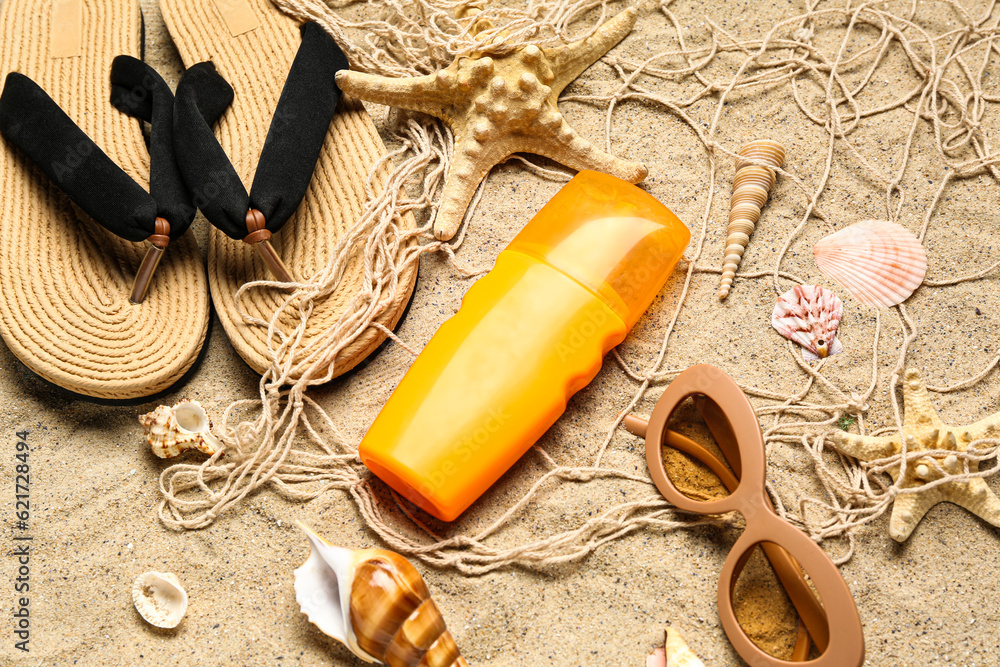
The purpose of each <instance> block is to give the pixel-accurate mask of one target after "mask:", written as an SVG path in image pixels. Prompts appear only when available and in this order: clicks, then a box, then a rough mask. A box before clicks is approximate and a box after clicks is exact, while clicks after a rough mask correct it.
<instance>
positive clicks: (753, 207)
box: [719, 139, 785, 299]
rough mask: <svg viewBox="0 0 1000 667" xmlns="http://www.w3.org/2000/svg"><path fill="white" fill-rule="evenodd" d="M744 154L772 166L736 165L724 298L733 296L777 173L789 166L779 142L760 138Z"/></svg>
mask: <svg viewBox="0 0 1000 667" xmlns="http://www.w3.org/2000/svg"><path fill="white" fill-rule="evenodd" d="M740 155H741V156H743V157H745V158H750V159H753V160H756V161H758V162H762V163H764V164H765V165H768V166H760V165H756V164H751V163H750V162H747V161H745V160H740V161H739V162H737V163H736V176H734V177H733V195H732V197H731V198H730V200H729V227H728V229H727V230H726V233H727V236H726V255H725V259H724V260H723V264H722V280H721V281H720V283H719V298H720V299H725V298H726V297H727V296H729V290H730V289H731V287H732V285H733V278H734V277H735V276H736V270H737V269H738V268H739V267H740V261H741V260H742V259H743V252H744V251H745V250H746V248H747V244H748V243H749V242H750V235H751V234H753V230H754V228H755V227H756V226H757V220H758V219H759V218H760V210H761V209H762V208H764V202H766V201H767V195H768V193H770V192H771V188H772V187H774V178H775V175H774V170H775V169H777V168H779V167H781V165H783V164H784V163H785V147H784V146H782V145H781V144H779V143H778V142H777V141H767V140H764V139H760V140H758V141H751V142H750V143H748V144H747V145H745V146H744V147H743V148H741V149H740ZM772 167H773V168H772Z"/></svg>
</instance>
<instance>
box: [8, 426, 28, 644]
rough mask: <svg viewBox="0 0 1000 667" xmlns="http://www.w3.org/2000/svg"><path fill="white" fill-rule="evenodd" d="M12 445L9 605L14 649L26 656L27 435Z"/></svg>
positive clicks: (24, 432) (26, 432) (18, 434)
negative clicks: (11, 567)
mask: <svg viewBox="0 0 1000 667" xmlns="http://www.w3.org/2000/svg"><path fill="white" fill-rule="evenodd" d="M16 435H17V440H16V444H15V445H14V459H15V463H14V480H13V481H14V517H13V519H14V521H13V527H14V535H13V538H12V542H13V544H12V545H11V550H10V551H9V552H8V553H7V555H8V556H9V557H11V558H13V559H15V564H14V581H13V582H12V584H13V585H12V588H13V590H14V605H13V615H12V619H13V628H12V630H13V634H14V648H16V649H17V650H18V651H24V652H25V653H27V652H28V643H29V642H30V641H31V598H30V595H29V594H30V592H31V540H32V539H33V538H32V536H31V534H30V533H29V522H30V521H31V464H30V463H29V462H28V455H29V453H30V451H31V448H30V447H29V446H28V431H27V430H25V431H18V432H17V434H16Z"/></svg>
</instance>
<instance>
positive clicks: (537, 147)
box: [521, 121, 649, 183]
mask: <svg viewBox="0 0 1000 667" xmlns="http://www.w3.org/2000/svg"><path fill="white" fill-rule="evenodd" d="M521 150H524V151H525V152H529V153H535V154H536V155H543V156H545V157H547V158H550V159H552V160H555V161H556V162H558V163H560V164H564V165H566V166H567V167H570V168H572V169H576V170H577V171H581V170H583V169H593V170H595V171H603V172H604V173H606V174H611V175H612V176H616V177H618V178H620V179H622V180H623V181H628V182H629V183H638V182H640V181H641V180H642V179H644V178H646V175H647V174H648V173H649V170H647V169H646V166H645V165H644V164H642V163H641V162H632V161H631V160H623V159H621V158H619V157H615V156H614V155H612V154H611V153H607V152H605V151H603V150H601V149H600V148H598V147H597V146H595V145H594V144H592V143H591V142H590V141H588V140H586V139H584V138H583V137H581V136H580V135H579V134H577V133H576V130H574V129H573V128H572V127H570V126H569V124H567V123H566V122H565V121H563V124H562V127H561V128H560V129H559V131H558V132H557V133H554V134H553V135H551V136H544V137H537V138H536V139H534V140H533V141H532V145H531V147H529V148H523V149H521Z"/></svg>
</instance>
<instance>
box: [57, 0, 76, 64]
mask: <svg viewBox="0 0 1000 667" xmlns="http://www.w3.org/2000/svg"><path fill="white" fill-rule="evenodd" d="M50 18H51V22H52V25H51V26H50V30H49V35H50V36H49V54H50V55H51V57H53V58H72V57H74V56H81V55H83V0H52V13H51V15H50Z"/></svg>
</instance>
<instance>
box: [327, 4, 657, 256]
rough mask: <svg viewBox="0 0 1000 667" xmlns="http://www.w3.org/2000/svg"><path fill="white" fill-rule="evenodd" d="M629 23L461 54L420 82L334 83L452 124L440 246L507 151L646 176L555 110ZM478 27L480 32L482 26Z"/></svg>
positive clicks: (626, 16)
mask: <svg viewBox="0 0 1000 667" xmlns="http://www.w3.org/2000/svg"><path fill="white" fill-rule="evenodd" d="M635 21H636V10H635V8H634V7H630V8H628V9H626V10H624V11H623V12H621V13H619V14H618V15H617V16H615V17H614V18H612V19H611V20H609V21H607V22H606V23H605V24H604V25H602V26H601V27H600V28H599V29H598V30H597V32H595V33H594V34H593V35H591V36H590V37H587V38H585V39H581V40H579V41H576V42H572V43H570V44H564V45H562V46H557V47H554V48H539V47H537V46H535V45H527V46H521V47H518V48H516V49H515V50H514V51H512V52H511V53H508V54H507V55H498V56H493V57H491V56H488V55H483V54H482V53H479V54H474V55H472V56H467V57H466V56H463V57H460V58H458V59H457V60H456V61H455V62H453V63H452V64H451V65H449V66H448V67H447V68H446V69H443V70H440V71H438V72H437V73H435V74H428V75H426V76H415V77H408V78H390V77H384V76H377V75H373V74H362V73H361V72H351V71H347V70H344V71H340V72H338V73H337V85H338V86H340V88H341V89H342V90H343V91H344V92H346V93H347V94H349V95H353V96H355V97H359V98H361V99H363V100H369V101H371V102H377V103H379V104H386V105H389V106H393V107H399V108H403V109H410V110H412V111H420V112H423V113H427V114H430V115H432V116H436V117H438V118H441V119H443V120H444V121H445V122H447V123H448V124H449V125H450V126H451V128H452V131H453V132H454V134H455V153H454V157H453V158H452V163H451V168H450V169H449V172H448V175H447V178H446V180H445V186H444V194H443V195H442V199H441V205H440V207H439V209H438V213H437V218H435V220H434V235H435V236H436V237H437V238H439V239H441V240H447V239H450V238H451V237H452V236H454V235H455V232H456V231H458V228H459V226H460V225H461V224H462V219H463V218H464V217H465V211H466V209H467V208H468V206H469V202H470V201H472V197H473V195H474V194H475V191H476V188H477V187H478V186H479V183H480V182H481V181H482V180H483V178H485V177H486V175H487V174H488V173H489V171H490V169H492V168H493V165H495V164H497V163H498V162H501V161H502V160H504V159H505V158H507V157H508V156H510V155H512V154H514V153H520V152H524V153H534V154H536V155H543V156H545V157H548V158H551V159H553V160H555V161H557V162H560V163H562V164H564V165H566V166H568V167H572V168H573V169H577V170H579V169H596V170H598V171H604V172H607V173H609V174H612V175H614V176H617V177H618V178H621V179H623V180H626V181H629V182H630V183H638V182H639V181H641V180H642V179H644V178H645V177H646V173H647V171H646V167H644V166H643V165H642V164H640V163H638V162H629V161H628V160H622V159H620V158H617V157H615V156H614V155H611V154H610V153H606V152H605V151H603V150H601V149H599V148H597V147H596V146H594V145H593V144H591V143H590V142H589V141H587V140H586V139H584V138H583V137H581V136H580V135H578V134H577V133H576V132H575V131H574V130H573V128H572V127H570V126H569V123H567V122H566V120H565V119H564V118H563V115H562V114H561V113H560V112H559V108H558V106H557V105H556V101H557V99H558V97H559V94H560V93H561V92H562V91H563V89H564V88H565V87H566V86H567V85H569V83H570V82H571V81H573V79H575V78H576V77H578V76H579V75H580V74H582V73H583V71H584V70H586V69H587V68H588V67H590V66H591V65H592V64H593V63H595V62H596V61H597V60H598V59H600V57H601V56H603V55H604V54H605V53H607V52H608V50H609V49H611V47H613V46H614V45H615V44H617V43H618V42H620V41H621V40H622V39H623V38H624V37H625V35H627V34H628V33H629V31H631V30H632V26H633V25H635ZM481 24H482V25H480V26H478V30H480V31H481V30H483V29H484V28H485V27H488V26H489V24H488V23H487V22H486V21H481ZM476 29H477V28H473V30H476Z"/></svg>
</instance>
